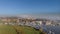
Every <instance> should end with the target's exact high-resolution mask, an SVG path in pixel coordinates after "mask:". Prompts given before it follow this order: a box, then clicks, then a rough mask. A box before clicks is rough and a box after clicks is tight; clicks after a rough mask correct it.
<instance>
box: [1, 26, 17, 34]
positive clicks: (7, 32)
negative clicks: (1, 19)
mask: <svg viewBox="0 0 60 34" xmlns="http://www.w3.org/2000/svg"><path fill="white" fill-rule="evenodd" d="M0 34H17V32H16V31H15V29H14V28H13V27H12V26H9V25H0Z"/></svg>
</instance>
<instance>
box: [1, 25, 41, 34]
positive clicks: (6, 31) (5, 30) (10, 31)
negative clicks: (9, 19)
mask: <svg viewBox="0 0 60 34" xmlns="http://www.w3.org/2000/svg"><path fill="white" fill-rule="evenodd" d="M40 33H41V31H36V30H35V29H34V28H32V27H27V26H16V25H14V26H12V25H0V34H40Z"/></svg>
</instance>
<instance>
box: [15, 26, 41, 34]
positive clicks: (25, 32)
mask: <svg viewBox="0 0 60 34" xmlns="http://www.w3.org/2000/svg"><path fill="white" fill-rule="evenodd" d="M14 28H15V29H16V30H17V31H18V32H20V33H19V34H39V33H40V32H39V31H36V30H35V29H34V28H32V27H27V26H14Z"/></svg>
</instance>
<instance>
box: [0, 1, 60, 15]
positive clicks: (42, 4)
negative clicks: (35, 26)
mask: <svg viewBox="0 0 60 34" xmlns="http://www.w3.org/2000/svg"><path fill="white" fill-rule="evenodd" d="M17 14H32V15H33V14H35V15H40V14H60V0H0V15H17Z"/></svg>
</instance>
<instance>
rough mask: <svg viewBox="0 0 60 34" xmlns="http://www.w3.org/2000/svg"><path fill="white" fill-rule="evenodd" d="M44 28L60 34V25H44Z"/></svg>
mask: <svg viewBox="0 0 60 34" xmlns="http://www.w3.org/2000/svg"><path fill="white" fill-rule="evenodd" d="M42 28H43V30H46V32H48V31H52V32H54V33H55V34H60V26H42Z"/></svg>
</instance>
